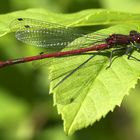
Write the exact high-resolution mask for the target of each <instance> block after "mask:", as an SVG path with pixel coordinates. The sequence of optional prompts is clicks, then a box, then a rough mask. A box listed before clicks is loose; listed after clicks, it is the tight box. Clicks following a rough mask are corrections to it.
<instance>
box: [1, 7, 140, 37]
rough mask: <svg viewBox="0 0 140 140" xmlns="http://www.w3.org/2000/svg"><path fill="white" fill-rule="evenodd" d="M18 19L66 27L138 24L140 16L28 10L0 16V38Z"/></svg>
mask: <svg viewBox="0 0 140 140" xmlns="http://www.w3.org/2000/svg"><path fill="white" fill-rule="evenodd" d="M20 17H22V18H34V19H39V20H43V21H47V22H55V23H60V24H64V25H67V26H91V25H106V24H118V23H133V22H140V18H139V17H140V14H131V13H123V12H115V11H109V10H103V9H90V10H83V11H80V12H77V13H73V14H58V13H51V12H49V11H47V10H44V9H28V10H23V11H17V12H12V13H9V14H3V15H0V21H1V22H0V36H3V35H5V34H7V33H9V32H10V30H9V25H10V23H11V22H12V21H13V20H15V19H16V18H20Z"/></svg>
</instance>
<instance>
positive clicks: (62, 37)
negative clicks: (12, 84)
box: [0, 18, 140, 68]
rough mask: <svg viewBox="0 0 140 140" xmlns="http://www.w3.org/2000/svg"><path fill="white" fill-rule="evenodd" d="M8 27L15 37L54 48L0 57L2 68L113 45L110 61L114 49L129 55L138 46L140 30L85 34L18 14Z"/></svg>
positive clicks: (40, 45)
mask: <svg viewBox="0 0 140 140" xmlns="http://www.w3.org/2000/svg"><path fill="white" fill-rule="evenodd" d="M10 29H11V30H12V31H13V32H16V38H17V39H18V40H20V41H22V42H25V43H28V44H32V45H35V46H39V47H45V48H48V49H52V50H53V51H56V52H53V53H45V54H40V55H36V56H31V57H24V58H18V59H11V60H7V61H0V67H1V68H2V67H6V66H9V65H13V64H18V63H25V62H30V61H35V60H40V59H45V58H51V57H62V56H69V55H76V54H82V53H85V52H90V51H102V50H106V49H110V48H114V49H113V50H112V51H111V54H110V65H111V61H112V56H113V54H114V53H115V52H119V51H122V50H123V51H124V52H125V54H127V55H128V58H130V57H133V56H132V55H131V54H132V52H133V51H134V50H136V49H139V48H140V47H139V46H138V45H137V44H138V43H140V34H139V33H138V32H137V31H133V30H132V31H130V33H129V34H128V35H123V34H112V35H109V36H107V35H101V34H96V35H84V34H81V33H76V31H75V30H74V29H73V28H70V27H65V26H62V25H59V24H55V23H49V22H44V21H39V20H35V19H29V18H18V19H16V20H14V21H13V22H12V23H11V24H10ZM80 37H81V38H84V40H80V41H75V39H77V38H80ZM87 45H88V47H87ZM74 46H76V47H74ZM85 46H86V47H85ZM65 47H68V48H69V50H66V51H62V49H63V48H65ZM133 58H135V57H133ZM135 59H137V58H135ZM137 60H138V59H137Z"/></svg>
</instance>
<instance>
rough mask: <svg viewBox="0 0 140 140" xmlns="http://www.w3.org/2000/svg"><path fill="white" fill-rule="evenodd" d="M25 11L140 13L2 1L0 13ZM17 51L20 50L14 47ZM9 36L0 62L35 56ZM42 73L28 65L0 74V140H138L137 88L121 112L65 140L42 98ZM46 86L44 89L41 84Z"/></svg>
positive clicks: (46, 0)
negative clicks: (32, 9) (40, 9)
mask: <svg viewBox="0 0 140 140" xmlns="http://www.w3.org/2000/svg"><path fill="white" fill-rule="evenodd" d="M28 8H44V9H47V10H50V11H52V12H57V13H72V12H77V11H80V10H84V9H89V8H106V9H111V10H119V11H124V12H129V11H131V12H140V0H133V1H132V0H117V1H115V0H24V1H21V0H5V1H2V0H1V2H0V13H1V14H4V13H8V12H12V11H17V10H24V9H28ZM18 46H20V47H18ZM24 46H26V45H25V44H22V43H20V42H18V41H17V40H16V39H15V38H14V35H12V34H9V35H6V36H4V37H2V38H0V59H2V60H5V59H8V58H18V57H22V56H30V55H32V54H39V52H40V51H39V50H36V49H35V48H31V47H24ZM47 77H48V76H47V69H46V68H41V69H36V68H34V67H33V66H32V63H28V64H21V65H15V66H11V67H7V68H4V69H0V140H57V139H60V140H85V139H94V140H101V139H104V140H111V139H114V140H124V139H125V140H132V139H133V140H139V139H140V104H139V102H140V95H139V91H140V86H139V85H140V84H138V85H137V86H136V88H135V89H133V90H131V93H132V94H130V96H129V97H126V98H125V99H124V101H123V103H122V106H121V107H116V108H115V110H114V112H113V113H112V112H111V113H109V114H108V115H107V116H106V117H105V118H104V119H101V120H100V122H96V123H95V124H94V125H93V126H90V127H88V128H85V129H83V130H80V131H78V132H76V133H75V134H74V135H73V136H66V135H65V133H64V132H63V127H62V123H63V122H62V120H61V118H60V116H59V115H58V114H57V110H56V108H55V107H53V101H52V100H53V99H52V96H51V95H48V88H49V82H48V80H47ZM47 83H48V84H47Z"/></svg>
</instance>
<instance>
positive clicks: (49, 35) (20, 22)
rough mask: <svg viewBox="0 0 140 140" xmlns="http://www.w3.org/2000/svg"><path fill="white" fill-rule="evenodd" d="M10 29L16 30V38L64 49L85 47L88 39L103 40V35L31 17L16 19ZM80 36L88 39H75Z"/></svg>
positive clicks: (34, 43)
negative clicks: (87, 32) (89, 33)
mask: <svg viewBox="0 0 140 140" xmlns="http://www.w3.org/2000/svg"><path fill="white" fill-rule="evenodd" d="M10 29H11V30H12V31H13V32H16V38H17V39H18V40H20V41H22V42H24V43H27V44H31V45H34V46H39V47H46V48H49V49H57V48H58V49H59V48H60V49H63V48H64V47H66V46H68V47H72V48H73V47H74V46H77V45H78V46H81V47H83V46H82V45H83V44H85V43H87V40H89V41H94V40H96V41H97V40H98V41H99V40H101V35H96V36H95V35H94V37H93V36H89V35H84V34H78V33H77V31H76V30H74V29H73V28H70V27H66V26H63V25H60V24H56V23H49V22H45V21H40V20H36V19H29V18H18V19H16V20H14V21H13V22H12V23H11V24H10ZM79 37H84V38H85V39H86V41H85V40H78V41H74V40H75V39H76V38H79ZM102 37H103V36H102ZM71 42H72V43H71ZM81 44H82V45H81Z"/></svg>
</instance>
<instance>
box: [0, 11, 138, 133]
mask: <svg viewBox="0 0 140 140" xmlns="http://www.w3.org/2000/svg"><path fill="white" fill-rule="evenodd" d="M19 17H23V18H24V17H25V18H34V19H39V20H43V21H47V22H55V23H61V24H64V25H67V26H91V25H107V24H118V23H123V24H124V23H125V24H124V25H120V26H114V27H112V28H109V29H105V30H102V31H100V32H102V33H104V34H112V33H122V34H128V33H129V31H130V30H137V31H140V30H139V24H130V23H133V22H140V18H139V17H140V14H130V13H122V12H114V11H108V10H102V9H100V10H97V9H94V10H92V9H91V10H85V11H81V12H77V13H73V14H57V13H51V12H49V11H46V10H43V9H28V10H24V11H18V12H13V13H9V14H5V15H0V21H1V23H0V36H3V35H5V34H6V33H9V32H11V31H10V30H9V24H10V23H11V22H12V21H13V20H14V19H16V18H19ZM79 39H80V38H79ZM81 39H82V41H83V38H81ZM87 43H88V42H87ZM64 50H67V49H64ZM134 56H135V57H137V58H140V55H139V53H138V52H134ZM108 64H109V61H108V55H107V54H105V55H94V54H86V55H77V56H73V57H72V56H71V57H67V58H57V59H54V61H53V64H52V65H51V66H50V79H51V80H52V79H53V80H52V81H51V84H50V86H51V88H50V89H51V92H53V93H54V94H53V95H54V104H55V105H57V108H58V112H59V113H60V114H61V115H62V119H63V120H64V129H65V132H66V133H67V134H72V133H74V132H75V131H76V130H78V129H81V128H83V127H87V126H89V125H92V124H93V123H94V122H95V121H97V120H99V119H100V118H101V117H102V116H105V115H106V114H107V113H108V112H109V111H112V110H113V109H114V107H115V106H116V105H120V103H121V101H122V99H123V97H124V96H125V95H126V94H128V92H129V90H130V88H132V87H134V86H135V84H136V82H137V79H138V78H139V73H140V71H139V66H140V63H139V62H137V61H132V60H128V59H127V57H126V56H122V57H119V58H117V59H116V60H115V61H114V62H113V64H112V66H111V68H109V69H106V67H107V66H108ZM73 70H74V71H73ZM60 81H61V82H60ZM57 83H60V84H59V85H58V86H57V87H56V88H54V87H55V85H57Z"/></svg>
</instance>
